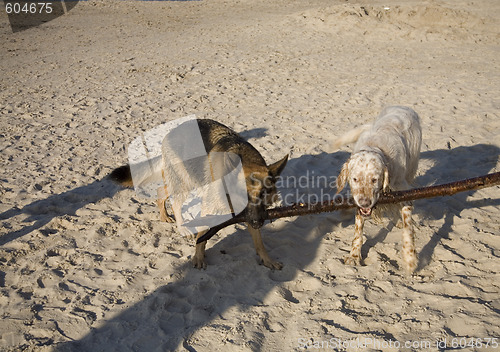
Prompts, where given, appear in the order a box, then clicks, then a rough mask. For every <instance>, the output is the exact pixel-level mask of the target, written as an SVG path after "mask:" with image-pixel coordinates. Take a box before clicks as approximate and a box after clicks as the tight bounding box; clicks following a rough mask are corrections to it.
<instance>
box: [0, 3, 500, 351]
mask: <svg viewBox="0 0 500 352" xmlns="http://www.w3.org/2000/svg"><path fill="white" fill-rule="evenodd" d="M2 6H3V5H2ZM499 13H500V2H498V1H495V0H475V1H468V0H458V1H451V0H432V1H404V0H402V1H393V0H387V1H381V0H374V1H356V0H308V1H298V0H292V1H284V0H278V1H272V2H270V1H262V0H252V1H250V0H239V1H227V0H202V1H118V0H106V1H91V0H89V1H82V2H80V3H78V5H76V6H75V7H74V8H73V9H72V10H71V11H69V12H68V13H67V14H65V15H63V16H61V17H59V18H57V19H54V20H52V21H50V22H47V23H44V24H42V25H40V26H38V27H34V28H30V29H27V30H24V31H19V32H16V33H13V32H12V30H11V27H10V25H9V21H8V18H7V15H6V14H5V12H4V11H3V10H2V12H1V15H0V46H1V47H2V50H1V60H0V68H1V72H2V74H1V76H0V160H1V164H0V165H1V167H0V168H1V170H2V171H1V177H0V224H1V226H0V314H1V315H0V316H1V320H0V350H1V351H37V352H38V351H62V352H64V351H191V352H192V351H303V350H313V351H327V350H329V351H443V350H463V351H500V324H499V322H500V240H499V236H500V187H499V186H495V187H491V188H486V189H482V190H478V191H471V192H465V193H460V194H457V195H455V196H451V197H441V198H432V199H426V200H419V201H416V202H415V204H414V205H415V210H414V219H415V221H416V224H417V226H416V247H417V251H418V255H419V264H418V269H417V272H416V274H415V275H414V276H411V277H409V276H407V275H405V273H404V270H403V266H402V259H401V254H400V249H401V229H399V228H397V227H395V226H393V224H391V223H389V222H386V223H384V224H383V225H382V226H381V225H379V224H374V223H367V224H366V226H365V235H366V241H365V243H364V245H363V256H364V264H365V265H363V266H358V267H353V266H347V265H344V263H343V260H342V258H343V257H344V256H345V255H346V254H347V253H348V251H349V250H350V245H351V241H352V237H353V233H354V217H353V213H349V212H347V213H346V212H336V213H331V214H320V215H308V216H303V217H294V218H286V219H279V220H276V221H274V222H272V223H270V224H266V225H265V226H264V227H263V229H262V233H263V240H264V243H265V246H266V248H267V250H268V252H269V255H270V256H271V257H272V258H273V259H275V260H279V261H280V262H282V263H283V265H284V267H283V269H282V270H275V271H271V270H269V269H268V268H266V267H264V266H263V265H259V260H258V256H257V255H256V254H255V249H254V245H253V243H252V239H251V236H250V235H249V233H248V231H246V229H245V225H242V224H241V225H240V224H238V225H234V226H230V227H227V228H225V229H224V230H222V231H221V232H220V233H219V234H217V235H216V236H215V237H214V238H213V239H212V240H210V242H209V243H208V246H207V252H206V261H207V264H208V267H207V269H206V270H197V269H194V268H192V265H191V258H192V256H193V254H194V241H193V240H192V239H190V238H187V237H184V236H182V235H180V234H179V233H178V232H177V229H176V227H175V224H170V223H165V222H160V220H159V213H158V209H157V207H156V204H155V202H154V201H152V200H150V199H144V198H141V197H139V196H138V195H137V194H136V193H135V192H134V190H133V189H125V188H122V187H120V186H118V185H116V184H114V183H112V182H111V181H110V180H108V179H106V175H108V174H109V172H110V171H111V170H113V169H114V168H116V167H118V166H121V165H123V164H126V163H127V149H128V146H129V144H130V143H131V142H132V141H133V140H134V139H135V138H136V137H137V136H139V135H140V134H141V133H143V132H144V131H147V130H149V129H151V128H154V127H155V126H158V125H160V124H162V123H164V122H167V121H173V120H176V119H179V118H181V117H184V116H187V115H190V114H195V115H196V116H197V117H199V118H210V119H214V120H217V121H219V122H221V123H223V124H225V125H227V126H229V127H231V128H233V129H234V130H235V131H237V132H239V133H240V134H241V135H242V136H243V137H244V138H245V139H247V140H248V141H249V142H250V143H251V144H252V145H254V146H255V147H256V148H257V149H258V150H259V151H260V152H261V153H262V155H263V156H264V158H265V159H266V161H267V162H268V163H270V162H274V161H277V160H279V159H281V158H282V157H283V156H284V155H286V154H287V153H289V155H290V159H289V161H288V164H287V166H286V168H285V171H284V173H283V176H284V177H291V176H293V177H300V176H303V177H305V178H306V179H308V180H312V179H314V177H317V176H321V175H327V176H328V177H335V176H336V175H338V173H339V171H340V168H341V166H342V164H343V163H344V162H345V161H346V160H347V159H348V157H349V155H350V152H351V150H352V149H351V147H352V146H347V147H344V148H342V149H341V150H336V151H332V150H331V148H330V146H331V144H332V142H333V141H334V140H335V139H336V138H337V137H339V136H341V135H342V134H344V133H345V132H347V131H349V130H351V129H352V128H354V127H356V126H360V125H362V124H366V123H370V122H371V121H373V119H374V118H375V117H376V116H377V115H378V113H379V112H380V111H381V110H382V109H383V108H384V107H386V106H388V105H404V106H409V107H411V108H413V109H414V110H415V111H416V112H417V113H418V114H419V115H420V118H421V120H422V129H423V144H422V150H421V159H420V164H419V169H418V174H417V178H416V185H417V186H427V185H433V184H441V183H446V182H451V181H455V180H460V179H465V178H468V177H474V176H479V175H484V174H488V173H492V172H498V171H500V118H499V117H500V116H499V108H500V98H499V94H498V93H499V91H500V46H499V45H500V25H499V23H500V18H499V17H500V16H499ZM318 191H319V187H318V185H314V184H309V185H308V186H307V187H301V188H300V189H295V188H287V189H282V192H283V193H284V194H287V192H288V193H290V192H292V193H293V192H299V193H300V192H305V193H308V194H310V193H315V192H318ZM325 192H330V193H331V194H334V193H335V189H330V188H328V189H326V190H325ZM299 193H297V194H299ZM301 194H302V193H301Z"/></svg>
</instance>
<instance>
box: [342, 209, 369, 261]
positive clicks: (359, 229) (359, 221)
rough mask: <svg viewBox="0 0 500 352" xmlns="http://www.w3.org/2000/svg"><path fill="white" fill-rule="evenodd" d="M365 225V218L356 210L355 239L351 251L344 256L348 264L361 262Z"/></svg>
mask: <svg viewBox="0 0 500 352" xmlns="http://www.w3.org/2000/svg"><path fill="white" fill-rule="evenodd" d="M364 226H365V218H364V217H363V215H361V214H360V213H359V210H358V211H357V212H356V218H355V222H354V239H353V240H352V247H351V253H349V255H348V256H346V257H345V258H344V263H345V264H348V265H360V264H361V246H363V228H364Z"/></svg>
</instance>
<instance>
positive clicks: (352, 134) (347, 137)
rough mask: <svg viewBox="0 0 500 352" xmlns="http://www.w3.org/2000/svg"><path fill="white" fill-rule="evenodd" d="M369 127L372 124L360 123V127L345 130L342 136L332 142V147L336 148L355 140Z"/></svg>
mask: <svg viewBox="0 0 500 352" xmlns="http://www.w3.org/2000/svg"><path fill="white" fill-rule="evenodd" d="M371 127H372V125H362V126H360V127H357V128H355V129H352V130H350V131H349V132H347V133H346V134H344V135H343V136H342V137H340V138H338V139H337V140H336V141H334V142H333V143H332V149H333V150H337V149H339V148H340V147H341V146H343V145H346V144H349V143H353V142H356V141H357V140H358V138H359V136H361V134H362V133H364V132H366V131H368V130H369V129H370V128H371Z"/></svg>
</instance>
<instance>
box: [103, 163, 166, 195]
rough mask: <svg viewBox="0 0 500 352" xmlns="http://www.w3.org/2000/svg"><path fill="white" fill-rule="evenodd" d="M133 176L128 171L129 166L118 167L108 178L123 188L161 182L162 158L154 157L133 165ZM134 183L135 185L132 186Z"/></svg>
mask: <svg viewBox="0 0 500 352" xmlns="http://www.w3.org/2000/svg"><path fill="white" fill-rule="evenodd" d="M132 166H133V167H134V176H133V177H132V171H131V170H130V164H127V165H123V166H120V167H119V168H117V169H114V170H113V171H111V173H110V174H109V175H108V178H109V179H110V180H112V181H114V182H116V183H119V184H120V185H122V186H125V187H140V186H141V185H144V184H147V183H153V182H161V180H162V176H161V167H162V157H161V155H160V156H156V157H153V158H151V159H148V160H145V161H142V162H140V163H138V164H133V165H132ZM134 181H135V182H136V184H135V185H134Z"/></svg>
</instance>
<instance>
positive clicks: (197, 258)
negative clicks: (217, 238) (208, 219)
mask: <svg viewBox="0 0 500 352" xmlns="http://www.w3.org/2000/svg"><path fill="white" fill-rule="evenodd" d="M205 233H206V231H201V232H200V233H198V235H197V236H196V240H198V238H200V237H201V236H203V235H204V234H205ZM206 245H207V241H204V242H201V243H197V244H196V249H195V252H194V257H193V260H192V262H193V267H195V268H196V269H206V268H207V263H205V247H206Z"/></svg>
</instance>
